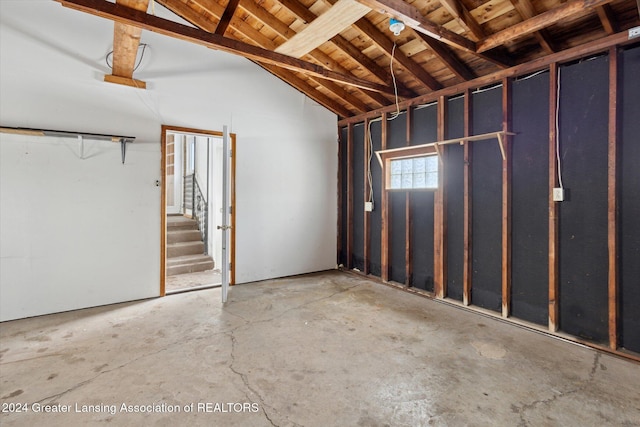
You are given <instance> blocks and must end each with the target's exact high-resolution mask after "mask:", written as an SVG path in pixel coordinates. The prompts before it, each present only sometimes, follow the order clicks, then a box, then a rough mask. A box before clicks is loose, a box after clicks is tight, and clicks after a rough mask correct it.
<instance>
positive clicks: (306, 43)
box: [276, 0, 371, 58]
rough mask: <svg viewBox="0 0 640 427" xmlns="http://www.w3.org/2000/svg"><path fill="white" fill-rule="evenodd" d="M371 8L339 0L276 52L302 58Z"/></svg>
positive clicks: (353, 0)
mask: <svg viewBox="0 0 640 427" xmlns="http://www.w3.org/2000/svg"><path fill="white" fill-rule="evenodd" d="M370 11H371V9H369V8H368V7H367V6H365V5H363V4H361V3H358V2H357V1H355V0H338V2H337V3H336V4H334V5H333V6H332V7H331V8H329V10H327V11H326V12H325V13H323V14H322V15H320V16H318V17H317V18H316V19H314V20H313V22H311V23H310V24H309V25H307V26H306V27H305V28H304V30H302V31H300V32H299V33H298V34H296V35H295V36H293V37H292V38H290V39H289V40H287V41H286V42H285V43H283V44H281V45H280V46H278V48H277V49H276V52H279V53H283V54H285V55H289V56H293V57H295V58H300V57H301V56H302V55H304V54H306V53H308V52H311V51H312V50H313V49H315V48H316V47H318V46H320V45H321V44H323V43H325V42H326V41H328V40H329V39H331V38H332V37H333V36H335V35H337V34H338V33H340V32H341V31H343V30H344V29H345V28H347V27H349V26H351V24H353V23H354V22H356V21H357V20H358V19H360V18H362V17H363V16H364V15H366V14H367V13H369V12H370Z"/></svg>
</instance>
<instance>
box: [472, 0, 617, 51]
mask: <svg viewBox="0 0 640 427" xmlns="http://www.w3.org/2000/svg"><path fill="white" fill-rule="evenodd" d="M612 1H613V0H570V1H568V2H567V3H565V4H563V5H562V6H558V7H556V8H554V9H551V10H548V11H546V12H544V13H541V14H539V15H536V16H535V17H533V18H530V19H527V20H526V21H523V22H521V23H519V24H516V25H512V26H511V27H508V28H506V29H504V30H502V31H500V32H497V33H495V34H492V35H490V36H488V37H487V38H485V39H484V40H482V41H480V42H478V52H485V51H487V50H489V49H493V48H495V47H498V46H501V45H502V44H504V43H506V42H508V41H510V40H515V39H517V38H519V37H522V36H525V35H527V34H531V33H533V32H535V31H538V30H541V29H543V28H546V27H549V26H551V25H553V24H555V23H557V22H560V21H562V20H563V19H567V18H569V17H571V16H574V15H578V14H582V13H585V12H588V11H589V10H591V9H593V8H595V7H598V6H603V5H605V4H608V3H611V2H612Z"/></svg>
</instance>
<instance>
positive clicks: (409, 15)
mask: <svg viewBox="0 0 640 427" xmlns="http://www.w3.org/2000/svg"><path fill="white" fill-rule="evenodd" d="M358 1H360V2H362V3H364V4H366V5H368V6H370V7H371V8H373V9H374V10H377V11H379V12H380V13H383V14H385V15H388V16H390V17H395V18H398V19H401V20H402V21H403V22H404V23H405V24H406V25H407V26H409V27H411V28H413V29H414V30H416V31H417V32H420V33H422V34H425V35H427V36H429V37H433V38H434V39H436V40H439V41H441V42H442V43H446V44H448V45H450V46H452V47H455V48H457V49H461V50H463V51H465V52H469V53H471V54H474V55H476V56H478V57H480V58H482V59H484V60H486V61H489V62H492V63H493V64H495V65H497V66H499V67H501V68H507V67H508V66H509V65H510V62H511V61H510V60H509V59H508V58H504V57H502V56H501V55H498V54H494V53H492V54H480V53H478V52H477V46H476V43H475V42H474V41H472V40H469V39H467V38H465V37H462V36H460V35H458V34H456V33H454V32H453V31H450V30H448V29H446V28H444V27H442V26H440V25H436V24H434V23H433V22H431V21H429V20H428V19H427V18H425V17H424V16H422V14H421V13H420V11H419V10H418V9H417V8H416V7H415V6H413V5H410V4H408V3H405V2H404V1H402V0H358Z"/></svg>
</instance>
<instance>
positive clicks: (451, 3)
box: [440, 0, 485, 40]
mask: <svg viewBox="0 0 640 427" xmlns="http://www.w3.org/2000/svg"><path fill="white" fill-rule="evenodd" d="M440 4H442V7H444V8H445V9H446V10H447V12H449V13H450V14H451V16H453V18H454V19H455V20H456V21H457V22H458V25H460V26H461V27H462V28H466V29H467V30H469V31H470V32H471V34H473V35H474V37H475V38H476V39H478V40H481V39H483V38H484V37H485V34H484V31H483V30H482V27H481V26H480V24H478V22H477V21H476V20H475V18H474V17H473V16H472V15H471V13H470V12H469V10H468V9H467V7H466V6H465V5H464V3H462V1H461V0H440Z"/></svg>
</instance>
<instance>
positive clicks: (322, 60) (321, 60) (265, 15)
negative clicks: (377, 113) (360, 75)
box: [240, 1, 415, 106]
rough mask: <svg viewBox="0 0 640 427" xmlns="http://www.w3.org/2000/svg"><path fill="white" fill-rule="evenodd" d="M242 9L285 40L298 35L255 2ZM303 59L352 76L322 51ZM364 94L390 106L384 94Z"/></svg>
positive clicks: (402, 91)
mask: <svg viewBox="0 0 640 427" xmlns="http://www.w3.org/2000/svg"><path fill="white" fill-rule="evenodd" d="M240 7H241V8H242V9H244V10H245V11H246V12H247V13H249V14H250V15H252V16H253V17H254V18H256V19H257V20H259V21H261V22H262V23H263V24H264V25H266V26H267V27H269V28H270V29H272V30H273V31H275V32H276V33H278V34H279V35H280V36H281V37H282V38H284V39H285V40H286V39H289V38H291V37H294V36H295V35H296V32H295V31H293V30H292V29H291V28H289V27H288V26H287V25H286V24H284V23H283V22H282V21H280V20H278V19H276V18H275V17H274V16H273V15H271V14H270V13H269V12H267V10H266V9H264V8H263V7H262V6H260V5H258V4H256V3H255V2H252V1H247V2H243V3H242V4H241V5H240ZM305 10H307V9H305ZM310 13H311V12H310ZM311 15H312V16H315V15H313V13H311ZM334 38H341V37H339V36H338V37H334ZM345 42H346V40H345ZM346 43H348V42H346ZM348 44H349V45H351V44H350V43H348ZM351 46H352V45H351ZM353 49H354V50H356V51H357V49H356V48H355V46H354V47H353ZM358 53H359V52H358ZM359 54H360V55H362V54H361V53H359ZM362 56H364V55H362ZM303 59H306V60H310V61H311V62H315V63H318V64H319V65H322V66H324V67H328V68H330V69H332V70H334V71H338V72H341V73H344V74H351V71H349V70H347V69H345V68H344V67H343V66H342V65H340V64H339V63H338V62H337V61H335V60H334V59H333V58H331V57H330V56H329V55H327V54H326V53H324V52H323V51H321V50H320V49H314V50H313V51H311V52H309V53H308V54H307V55H306V58H305V57H303ZM371 62H372V63H373V64H375V62H373V61H372V60H371ZM375 65H376V66H378V65H377V64H375ZM381 82H382V83H385V84H391V75H390V74H389V78H388V80H387V81H384V80H381ZM318 83H320V82H318ZM325 87H327V86H326V85H325ZM327 88H328V87H327ZM328 89H329V88H328ZM341 90H342V89H341ZM398 92H399V94H400V95H401V96H403V97H405V98H410V97H413V96H415V93H414V92H413V91H409V90H407V89H406V88H404V87H400V88H399V89H398ZM363 93H364V95H365V96H367V97H368V98H370V99H372V100H373V101H374V102H375V103H377V104H379V105H381V106H384V105H389V100H388V99H387V98H386V97H385V96H384V95H382V94H380V93H378V92H370V91H366V90H363ZM352 105H353V104H352Z"/></svg>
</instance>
